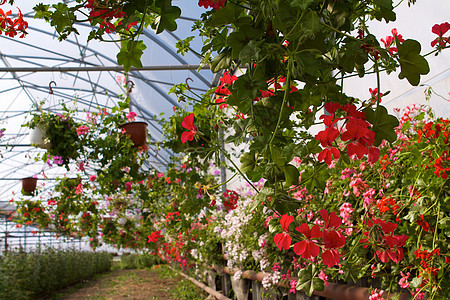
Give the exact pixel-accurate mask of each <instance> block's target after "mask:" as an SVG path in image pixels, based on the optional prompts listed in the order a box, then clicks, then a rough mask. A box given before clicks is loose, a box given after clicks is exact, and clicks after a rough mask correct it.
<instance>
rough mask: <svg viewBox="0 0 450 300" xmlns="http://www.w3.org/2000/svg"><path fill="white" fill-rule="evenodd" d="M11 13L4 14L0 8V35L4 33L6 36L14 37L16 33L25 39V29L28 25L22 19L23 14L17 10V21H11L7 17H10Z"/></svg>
mask: <svg viewBox="0 0 450 300" xmlns="http://www.w3.org/2000/svg"><path fill="white" fill-rule="evenodd" d="M1 4H3V3H0V5H1ZM11 13H12V12H11V11H7V12H6V13H5V12H4V11H3V10H2V9H1V8H0V34H2V32H4V33H5V35H6V36H9V37H15V36H16V35H17V33H18V32H21V33H22V34H21V35H20V36H19V37H20V38H23V37H25V35H26V34H27V32H26V29H27V28H28V23H27V22H26V21H25V20H24V19H23V14H22V12H21V11H20V9H19V13H18V14H17V19H11V18H9V17H8V16H9V15H11Z"/></svg>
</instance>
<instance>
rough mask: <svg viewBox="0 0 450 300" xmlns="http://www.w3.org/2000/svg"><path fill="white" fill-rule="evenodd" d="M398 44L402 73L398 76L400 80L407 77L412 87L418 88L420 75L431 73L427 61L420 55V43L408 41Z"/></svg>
mask: <svg viewBox="0 0 450 300" xmlns="http://www.w3.org/2000/svg"><path fill="white" fill-rule="evenodd" d="M395 39H396V42H397V45H398V46H397V50H398V56H399V62H400V68H401V72H400V74H399V75H398V77H399V78H400V79H403V78H405V77H406V79H408V81H409V83H410V84H411V85H414V86H417V85H418V84H419V82H420V75H425V74H428V72H430V67H429V65H428V62H427V60H426V59H425V58H424V57H423V56H421V55H420V49H421V47H420V43H419V42H418V41H415V40H411V39H408V40H406V41H404V42H403V43H402V44H400V42H399V41H398V38H397V37H396V38H395Z"/></svg>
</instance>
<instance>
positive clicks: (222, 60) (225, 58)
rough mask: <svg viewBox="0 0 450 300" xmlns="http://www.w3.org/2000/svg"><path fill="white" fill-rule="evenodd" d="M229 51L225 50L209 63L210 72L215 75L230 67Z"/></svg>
mask: <svg viewBox="0 0 450 300" xmlns="http://www.w3.org/2000/svg"><path fill="white" fill-rule="evenodd" d="M230 54H231V49H225V50H224V51H223V52H222V53H220V54H219V55H217V56H216V57H214V58H213V59H212V61H211V72H213V73H217V72H219V71H220V70H222V69H228V67H229V66H230V65H231V56H230Z"/></svg>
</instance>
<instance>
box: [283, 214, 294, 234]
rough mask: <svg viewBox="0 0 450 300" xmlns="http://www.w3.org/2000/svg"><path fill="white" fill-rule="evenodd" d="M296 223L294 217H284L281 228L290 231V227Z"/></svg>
mask: <svg viewBox="0 0 450 300" xmlns="http://www.w3.org/2000/svg"><path fill="white" fill-rule="evenodd" d="M293 221H294V217H293V216H289V215H288V214H285V215H282V216H281V219H280V224H281V227H283V229H284V230H286V231H289V225H290V224H291V223H292V222H293Z"/></svg>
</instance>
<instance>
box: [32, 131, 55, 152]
mask: <svg viewBox="0 0 450 300" xmlns="http://www.w3.org/2000/svg"><path fill="white" fill-rule="evenodd" d="M30 144H32V145H34V146H36V147H38V148H42V149H50V148H51V147H52V144H51V143H50V141H49V139H48V138H47V137H46V135H45V132H44V130H42V129H41V128H39V127H36V128H32V129H31V130H30Z"/></svg>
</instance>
